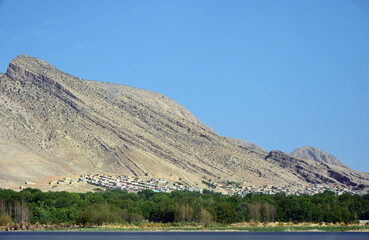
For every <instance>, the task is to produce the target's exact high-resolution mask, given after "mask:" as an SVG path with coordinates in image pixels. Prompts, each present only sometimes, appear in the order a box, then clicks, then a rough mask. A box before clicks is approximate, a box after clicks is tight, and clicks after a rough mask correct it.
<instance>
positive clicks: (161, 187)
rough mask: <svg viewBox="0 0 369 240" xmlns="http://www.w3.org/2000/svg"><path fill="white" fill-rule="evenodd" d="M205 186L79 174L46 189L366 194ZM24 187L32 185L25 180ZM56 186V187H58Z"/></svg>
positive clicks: (318, 188) (223, 184) (229, 184)
mask: <svg viewBox="0 0 369 240" xmlns="http://www.w3.org/2000/svg"><path fill="white" fill-rule="evenodd" d="M202 183H203V184H204V185H205V187H204V188H200V187H198V186H189V185H186V184H184V183H182V182H180V181H177V182H170V181H168V180H165V179H162V178H154V177H142V178H140V177H132V176H124V175H121V176H120V175H108V174H89V175H80V176H79V177H77V178H70V177H65V178H63V179H62V180H56V181H50V182H49V186H50V188H51V189H55V190H57V189H58V188H60V187H61V186H65V185H83V184H86V185H87V184H89V185H93V186H96V188H95V190H98V189H121V190H124V191H127V192H135V193H137V192H140V191H143V190H147V189H148V190H152V191H154V192H172V191H191V192H208V193H212V192H220V193H222V194H226V195H239V196H246V195H247V194H249V193H253V194H258V193H262V194H277V193H284V194H286V195H304V194H307V195H314V194H318V193H323V192H325V191H331V192H333V193H335V195H342V194H343V193H351V194H359V195H364V194H368V193H369V191H363V190H362V191H358V190H353V189H350V188H344V187H335V188H331V187H328V186H325V185H321V184H317V185H309V186H303V185H300V186H298V188H289V187H288V186H273V185H261V186H259V185H247V183H246V182H243V183H237V182H231V181H228V182H221V183H220V182H213V183H211V182H210V179H209V180H208V181H202ZM25 184H26V185H34V183H33V182H29V181H26V182H25ZM58 186H59V187H58Z"/></svg>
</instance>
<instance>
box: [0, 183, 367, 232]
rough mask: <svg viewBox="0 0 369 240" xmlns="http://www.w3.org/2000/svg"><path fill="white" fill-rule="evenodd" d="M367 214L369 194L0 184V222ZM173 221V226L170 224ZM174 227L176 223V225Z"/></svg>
mask: <svg viewBox="0 0 369 240" xmlns="http://www.w3.org/2000/svg"><path fill="white" fill-rule="evenodd" d="M358 219H369V194H367V195H364V196H360V195H352V194H348V193H345V194H343V195H341V196H335V195H334V194H333V193H332V192H325V193H322V194H316V195H313V196H309V195H303V196H295V195H293V196H286V195H284V194H276V195H265V194H248V195H246V196H245V197H240V196H226V195H222V194H220V193H203V194H201V193H195V192H183V191H175V192H171V193H160V192H153V191H151V190H144V191H142V192H140V193H138V194H135V193H128V192H125V191H122V190H118V189H115V190H105V191H99V192H94V193H92V192H89V193H70V192H42V191H40V190H37V189H30V188H27V189H24V190H22V191H20V192H15V191H12V190H6V189H0V225H3V226H5V225H9V224H10V223H11V222H14V223H17V224H21V223H32V224H36V223H37V224H48V225H51V224H65V225H73V224H78V225H82V226H101V225H103V224H127V225H129V224H131V225H132V224H133V225H140V224H150V223H153V224H154V223H161V224H172V225H173V224H174V225H176V224H177V225H178V224H195V225H196V224H197V225H199V224H201V225H202V226H205V227H206V226H212V225H214V224H218V225H217V226H219V224H223V225H224V226H226V225H229V224H232V223H241V222H251V223H253V222H263V223H268V222H275V221H278V222H282V223H283V222H295V223H302V222H312V223H321V222H326V223H345V224H349V223H356V222H357V221H358ZM174 225H173V226H174ZM178 226H179V225H178Z"/></svg>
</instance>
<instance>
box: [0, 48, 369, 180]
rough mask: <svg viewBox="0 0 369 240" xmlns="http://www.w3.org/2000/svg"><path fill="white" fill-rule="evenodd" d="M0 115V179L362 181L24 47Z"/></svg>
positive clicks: (3, 85)
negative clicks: (244, 139) (68, 69)
mask: <svg viewBox="0 0 369 240" xmlns="http://www.w3.org/2000/svg"><path fill="white" fill-rule="evenodd" d="M0 123H1V124H0V187H10V186H19V184H21V183H23V182H24V181H25V180H29V181H38V180H40V179H46V178H49V177H51V176H66V175H74V174H75V175H77V174H90V173H107V174H109V173H113V174H125V175H131V176H146V175H148V176H152V177H162V178H166V179H168V180H172V181H178V179H179V178H181V179H182V182H184V183H187V184H190V185H196V184H201V179H202V178H203V177H206V178H207V179H209V178H211V179H214V180H217V181H221V180H234V181H248V182H250V183H252V184H274V185H288V186H298V184H305V183H315V182H324V183H327V184H336V183H340V184H348V185H352V183H353V184H363V186H364V185H365V186H367V185H369V176H368V175H369V174H366V173H359V172H355V171H352V170H350V169H346V170H342V168H340V169H335V168H334V167H335V166H331V165H329V166H328V165H327V164H325V163H319V162H316V161H310V160H303V161H302V160H300V159H296V158H291V156H288V155H284V154H281V153H279V152H273V151H272V152H271V153H269V154H268V153H267V152H266V151H263V150H262V149H261V150H260V149H259V148H257V147H255V146H251V145H250V147H245V146H243V147H242V146H241V144H240V143H239V142H238V143H237V142H235V141H230V140H229V139H226V138H224V137H221V136H218V135H217V134H216V133H215V132H214V131H213V130H212V129H211V128H210V127H208V126H206V125H205V124H203V123H201V122H200V121H199V120H198V119H197V118H196V117H195V116H193V114H192V113H191V112H189V111H188V110H187V109H186V108H184V107H183V106H181V105H179V104H178V103H176V102H175V101H174V100H172V99H170V98H168V97H166V96H163V95H162V94H159V93H155V92H151V91H146V90H142V89H137V88H133V87H128V86H124V85H119V84H112V83H105V82H96V81H88V80H82V79H80V78H77V77H74V76H71V75H69V74H66V73H64V72H62V71H60V70H58V69H57V68H55V67H54V66H52V65H50V64H48V63H46V62H44V61H42V60H40V59H37V58H33V57H30V56H25V55H20V56H18V57H17V58H15V59H13V60H12V61H11V62H10V64H9V68H8V70H7V73H6V74H0ZM288 157H289V158H288ZM328 170H332V171H334V172H328ZM346 178H347V179H346ZM326 179H328V180H326Z"/></svg>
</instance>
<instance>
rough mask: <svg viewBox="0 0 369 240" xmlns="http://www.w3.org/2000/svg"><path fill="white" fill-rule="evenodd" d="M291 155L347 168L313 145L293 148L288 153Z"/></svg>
mask: <svg viewBox="0 0 369 240" xmlns="http://www.w3.org/2000/svg"><path fill="white" fill-rule="evenodd" d="M290 155H291V156H293V157H297V158H302V159H308V160H314V161H316V162H323V163H327V164H331V165H336V166H340V167H344V168H348V166H346V165H345V164H343V163H342V162H341V161H340V160H338V159H337V158H336V157H335V156H333V155H331V154H329V153H327V152H325V151H323V150H321V149H318V148H315V147H311V146H304V147H301V148H298V149H295V150H294V151H293V152H291V153H290Z"/></svg>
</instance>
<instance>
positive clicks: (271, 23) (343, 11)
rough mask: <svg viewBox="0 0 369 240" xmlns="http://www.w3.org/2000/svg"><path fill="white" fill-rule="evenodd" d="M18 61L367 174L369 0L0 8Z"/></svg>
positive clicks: (3, 60) (2, 29) (151, 1)
mask: <svg viewBox="0 0 369 240" xmlns="http://www.w3.org/2000/svg"><path fill="white" fill-rule="evenodd" d="M0 49H1V52H0V72H3V73H4V72H6V68H7V66H8V63H9V61H10V60H11V59H12V58H14V57H16V56H17V55H19V54H27V55H31V56H34V57H37V58H41V59H43V60H45V61H47V62H49V63H51V64H53V65H54V66H56V67H57V68H59V69H61V70H62V71H65V72H67V73H70V74H72V75H75V76H77V77H81V78H84V79H90V80H99V81H107V82H114V83H121V84H125V85H129V86H134V87H138V88H143V89H148V90H152V91H155V92H159V93H162V94H164V95H167V96H169V97H171V98H173V99H174V100H175V101H177V102H178V103H180V104H182V105H184V106H185V107H186V108H187V109H189V110H190V111H191V112H193V113H194V114H195V116H196V117H198V118H199V119H200V120H201V121H202V122H204V123H205V124H207V125H209V126H211V127H212V128H213V129H214V130H215V131H216V132H217V133H218V134H219V135H222V136H228V137H235V138H241V139H244V140H248V141H251V142H254V143H256V144H258V145H260V146H262V147H264V148H266V149H267V150H272V149H279V150H282V151H284V152H287V153H290V152H291V151H292V150H294V149H295V148H298V147H302V146H305V145H310V146H314V147H318V148H320V149H323V150H325V151H327V152H329V153H331V154H333V155H334V156H336V157H337V158H339V159H340V160H341V161H342V162H344V163H345V164H347V165H349V166H350V167H352V168H353V169H355V170H360V171H366V172H369V157H368V156H369V155H368V154H369V153H368V152H369V140H368V137H369V1H366V0H351V1H350V0H324V1H321V0H315V1H314V0H309V1H295V0H290V1H282V0H270V1H263V0H261V1H256V0H253V1H246V0H240V1H236V0H231V1H229V0H222V1H215V0H208V1H206V0H202V1H198V0H194V1H191V0H186V1H184V0H177V1H174V0H171V1H164V0H161V1H155V0H146V1H144V0H142V1H139V0H134V1H102V0H101V1H92V0H86V1H81V0H79V1H75V0H73V1H67V0H63V1H46V0H45V1H37V0H33V1H29V0H24V1H20V0H8V1H2V0H0Z"/></svg>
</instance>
